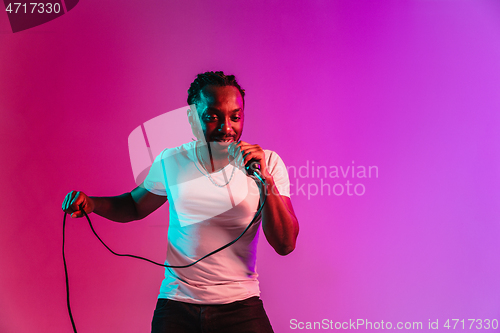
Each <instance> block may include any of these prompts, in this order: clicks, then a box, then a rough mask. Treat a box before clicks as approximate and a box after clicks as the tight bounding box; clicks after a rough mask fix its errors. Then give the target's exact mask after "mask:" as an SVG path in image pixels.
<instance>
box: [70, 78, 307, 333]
mask: <svg viewBox="0 0 500 333" xmlns="http://www.w3.org/2000/svg"><path fill="white" fill-rule="evenodd" d="M244 95H245V92H244V90H243V89H242V88H241V87H240V86H239V84H238V83H237V82H236V80H235V78H234V76H233V75H224V73H223V72H206V73H203V74H199V75H198V76H197V78H196V79H195V81H194V82H193V83H192V84H191V87H190V88H189V90H188V104H189V105H190V106H191V109H190V110H188V119H189V122H190V123H191V127H192V130H193V134H194V135H195V136H196V139H197V140H196V141H194V142H190V143H187V144H184V145H182V146H179V147H176V148H172V149H166V150H164V151H163V152H162V153H161V154H160V155H158V157H157V158H156V160H155V162H154V163H153V165H152V166H151V169H150V171H149V174H148V176H147V177H146V179H145V181H144V183H143V184H141V186H139V187H137V188H135V189H133V190H132V191H131V192H130V193H125V194H122V195H120V196H116V197H88V196H87V195H85V194H83V193H81V192H75V191H72V192H70V193H69V194H68V195H67V196H66V199H65V200H64V202H63V210H64V211H65V212H67V213H68V214H71V216H72V217H82V216H83V212H82V209H83V210H85V212H87V213H90V212H95V213H96V214H98V215H101V216H103V217H105V218H107V219H110V220H113V221H117V222H128V221H133V220H139V219H142V218H144V217H146V216H148V215H149V214H151V213H152V212H153V211H155V210H156V209H157V208H159V207H160V206H161V205H163V204H164V203H165V202H166V201H167V200H168V201H169V203H170V220H169V231H168V242H169V243H168V250H167V260H166V264H167V265H174V266H181V265H187V264H190V263H192V262H194V261H196V260H197V259H199V258H201V257H203V256H204V255H206V254H208V253H210V252H211V251H213V250H215V249H217V248H219V247H221V246H223V245H225V244H227V243H229V242H230V241H232V240H233V239H235V238H237V237H238V236H239V235H240V234H241V233H242V231H243V230H245V228H246V227H247V226H248V224H249V223H250V221H251V220H252V218H253V217H254V215H255V214H256V212H257V209H258V207H259V202H260V201H261V200H260V199H261V198H260V197H259V188H258V186H257V184H256V182H255V181H254V180H253V179H252V178H250V177H248V175H247V174H246V171H245V168H244V166H245V165H246V166H248V165H249V163H251V162H257V163H258V164H259V165H260V172H261V175H262V178H263V179H264V181H265V185H264V186H262V187H265V189H264V188H262V189H261V190H263V191H264V193H267V196H266V203H265V206H264V207H263V210H262V213H261V219H262V222H261V223H260V222H259V223H255V224H254V225H252V226H251V227H250V228H249V229H248V230H247V232H246V233H245V234H244V236H243V237H241V238H240V239H239V240H238V241H237V242H236V243H234V244H233V245H231V246H229V247H228V248H226V249H224V250H222V251H220V252H218V253H216V254H214V255H212V256H209V257H207V258H205V259H203V260H202V261H200V262H198V263H196V264H195V265H193V266H191V267H188V268H166V269H165V279H164V280H163V282H162V285H161V288H160V295H159V296H158V303H157V307H156V310H155V313H154V316H153V322H152V332H154V333H159V332H176V333H177V332H190V333H191V332H259V333H261V332H272V328H271V325H270V323H269V319H268V318H267V315H266V313H265V310H264V308H263V306H262V301H261V300H260V299H259V295H260V291H259V287H258V281H257V272H256V270H255V258H256V246H257V240H258V228H259V226H260V224H262V228H263V231H264V234H265V236H266V239H267V241H268V242H269V244H271V246H272V247H273V248H274V249H275V251H276V252H277V253H279V254H280V255H287V254H289V253H290V252H291V251H293V250H294V248H295V241H296V238H297V235H298V231H299V226H298V221H297V218H296V216H295V213H294V211H293V207H292V204H291V201H290V197H289V180H288V174H287V172H286V168H285V166H284V164H283V162H282V160H281V158H280V157H279V156H278V155H277V154H276V153H275V152H272V151H269V150H266V151H264V150H263V149H262V148H261V147H260V146H259V145H253V144H249V143H247V142H244V141H240V137H241V134H242V131H243V123H244V106H245V102H244Z"/></svg>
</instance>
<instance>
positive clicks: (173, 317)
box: [151, 296, 273, 333]
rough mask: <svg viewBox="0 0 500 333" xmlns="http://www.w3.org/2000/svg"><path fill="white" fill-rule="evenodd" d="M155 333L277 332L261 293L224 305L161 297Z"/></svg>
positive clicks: (157, 305) (155, 313) (154, 317)
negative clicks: (265, 308)
mask: <svg viewBox="0 0 500 333" xmlns="http://www.w3.org/2000/svg"><path fill="white" fill-rule="evenodd" d="M151 332H152V333H167V332H168V333H196V332H198V333H212V332H214V333H215V332H216V333H273V328H272V327H271V323H270V322H269V318H267V315H266V311H265V310H264V307H263V305H262V301H261V300H260V298H259V297H257V296H255V297H250V298H248V299H246V300H243V301H237V302H233V303H229V304H221V305H200V304H190V303H184V302H177V301H173V300H170V299H163V298H160V299H158V302H157V303H156V309H155V312H154V316H153V323H152V325H151Z"/></svg>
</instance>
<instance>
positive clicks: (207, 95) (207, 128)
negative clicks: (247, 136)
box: [197, 86, 244, 147]
mask: <svg viewBox="0 0 500 333" xmlns="http://www.w3.org/2000/svg"><path fill="white" fill-rule="evenodd" d="M197 109H198V112H197V113H198V115H199V117H200V124H201V127H202V130H203V134H204V136H205V140H206V142H219V143H221V144H220V145H221V146H226V147H227V146H228V145H229V143H231V142H235V141H238V140H239V139H240V137H241V133H242V132H243V120H244V119H243V98H242V97H241V94H240V92H239V90H238V89H237V88H236V87H233V86H225V87H217V86H206V87H204V88H203V89H202V91H201V93H200V100H199V102H198V103H197ZM226 143H227V144H226Z"/></svg>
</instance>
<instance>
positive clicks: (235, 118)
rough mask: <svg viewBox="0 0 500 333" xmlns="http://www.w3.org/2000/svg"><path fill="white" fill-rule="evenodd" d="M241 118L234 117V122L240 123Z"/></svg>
mask: <svg viewBox="0 0 500 333" xmlns="http://www.w3.org/2000/svg"><path fill="white" fill-rule="evenodd" d="M240 120H241V118H240V117H233V121H240Z"/></svg>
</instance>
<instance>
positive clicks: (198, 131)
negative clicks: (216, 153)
mask: <svg viewBox="0 0 500 333" xmlns="http://www.w3.org/2000/svg"><path fill="white" fill-rule="evenodd" d="M187 116H188V121H189V125H191V131H192V132H193V135H194V136H195V138H196V139H197V140H203V139H204V136H203V130H202V128H201V123H200V116H199V114H198V111H197V110H196V105H194V104H192V105H190V106H189V109H188V110H187Z"/></svg>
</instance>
